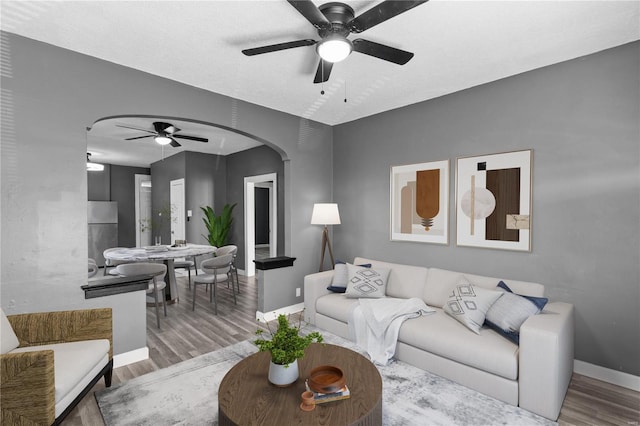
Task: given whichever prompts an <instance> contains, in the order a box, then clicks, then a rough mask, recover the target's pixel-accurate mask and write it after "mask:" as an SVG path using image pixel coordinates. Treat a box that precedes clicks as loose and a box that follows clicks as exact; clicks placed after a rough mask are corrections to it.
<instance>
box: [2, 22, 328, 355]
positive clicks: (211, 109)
mask: <svg viewBox="0 0 640 426" xmlns="http://www.w3.org/2000/svg"><path fill="white" fill-rule="evenodd" d="M0 42H1V43H2V46H1V47H2V52H3V58H2V70H1V71H2V73H1V76H2V81H1V84H2V95H1V96H2V104H3V110H2V115H1V120H2V122H1V123H0V124H1V126H0V127H1V131H2V133H1V136H2V158H1V159H0V161H1V168H0V185H1V189H2V191H1V200H0V201H1V202H0V206H1V216H2V217H1V222H0V225H1V229H2V237H1V238H2V241H1V249H2V250H1V253H2V259H1V265H0V266H1V282H2V286H1V288H0V305H1V306H2V308H3V309H4V310H5V312H7V313H8V314H12V313H21V312H35V311H45V310H65V309H74V308H86V307H90V306H112V307H113V308H114V310H115V311H114V315H115V320H114V323H115V324H116V328H115V331H114V332H115V333H116V335H115V336H114V350H115V353H116V354H117V353H121V352H124V351H128V350H131V349H135V348H139V347H143V346H145V345H146V340H145V326H146V324H145V319H144V318H145V317H144V313H145V309H144V302H143V301H142V299H140V300H139V301H138V300H133V299H127V301H126V302H125V301H122V300H120V299H124V298H125V297H123V298H120V299H118V301H117V302H114V301H113V299H111V298H99V299H91V300H85V299H84V294H83V292H82V291H81V290H80V286H81V285H83V284H85V283H86V280H87V278H86V259H87V226H86V223H87V173H86V152H87V151H86V150H87V147H86V131H85V129H86V127H89V126H91V125H92V124H93V123H94V122H95V121H96V120H98V119H100V118H104V117H109V116H114V115H122V114H142V115H155V116H159V117H184V118H190V119H194V120H200V121H204V122H209V123H215V124H218V125H222V126H226V127H227V128H230V129H235V130H236V131H240V132H243V133H244V134H246V135H248V136H249V137H253V138H256V139H257V140H259V141H260V142H263V143H266V144H269V146H271V147H273V148H274V149H275V150H277V151H278V153H279V154H280V155H282V156H283V158H286V160H287V162H286V165H285V170H284V176H285V179H284V181H285V182H284V188H285V202H284V206H285V207H284V217H285V223H284V235H285V237H284V239H285V241H284V246H285V252H286V254H288V255H292V256H295V257H298V260H297V261H296V266H295V267H294V274H295V276H296V281H297V283H296V284H297V285H299V283H301V282H302V279H303V276H304V275H305V274H307V273H309V272H312V271H313V270H314V269H315V268H314V265H315V263H316V262H315V259H317V257H318V256H319V248H318V247H317V244H316V240H315V238H314V239H313V240H312V239H311V238H309V237H310V235H311V234H313V231H314V229H313V227H312V226H311V225H310V224H309V220H308V218H309V217H310V215H311V208H312V206H313V203H314V202H316V201H318V200H321V199H328V198H330V194H331V178H330V177H329V178H327V171H329V173H330V171H331V170H332V151H331V146H332V142H333V133H332V129H331V127H329V126H325V125H322V124H319V123H315V122H312V121H309V120H305V119H302V118H299V117H295V116H292V115H289V114H284V113H281V112H278V111H274V110H270V109H267V108H264V107H261V106H258V105H252V104H249V103H246V102H242V101H238V100H235V99H232V98H229V97H226V96H221V95H217V94H214V93H211V92H207V91H204V90H200V89H197V88H194V87H192V86H187V85H184V84H181V83H178V82H175V81H170V80H167V79H163V78H161V77H157V76H153V75H150V74H147V73H144V72H140V71H136V70H133V69H129V68H126V67H122V66H119V65H116V64H113V63H110V62H106V61H102V60H99V59H96V58H92V57H88V56H85V55H81V54H78V53H75V52H71V51H68V50H65V49H61V48H58V47H54V46H51V45H48V44H45V43H41V42H37V41H34V40H30V39H27V38H24V37H20V36H16V35H13V34H10V33H6V32H1V33H0ZM167 99H169V100H170V101H169V102H168V101H167ZM152 174H153V173H152ZM292 206H295V210H294V209H292ZM314 236H315V234H314ZM311 259H314V260H313V261H312V260H311ZM291 291H294V290H293V289H292V290H291ZM132 294H136V293H132ZM129 302H130V304H129Z"/></svg>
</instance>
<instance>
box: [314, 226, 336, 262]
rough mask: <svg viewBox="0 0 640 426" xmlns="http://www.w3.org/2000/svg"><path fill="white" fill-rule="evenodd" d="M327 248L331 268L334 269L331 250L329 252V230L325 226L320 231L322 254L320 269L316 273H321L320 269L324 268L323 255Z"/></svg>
mask: <svg viewBox="0 0 640 426" xmlns="http://www.w3.org/2000/svg"><path fill="white" fill-rule="evenodd" d="M327 246H328V247H329V256H330V257H331V268H335V266H336V263H335V261H334V260H333V250H331V241H330V240H329V229H328V228H327V226H326V225H325V227H324V229H323V230H322V252H321V253H322V254H321V255H320V269H319V270H318V272H322V267H323V266H324V253H325V251H326V248H327Z"/></svg>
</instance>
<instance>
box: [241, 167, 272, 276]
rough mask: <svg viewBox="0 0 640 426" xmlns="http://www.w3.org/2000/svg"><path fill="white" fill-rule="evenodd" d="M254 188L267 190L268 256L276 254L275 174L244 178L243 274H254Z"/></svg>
mask: <svg viewBox="0 0 640 426" xmlns="http://www.w3.org/2000/svg"><path fill="white" fill-rule="evenodd" d="M256 187H263V188H268V189H269V256H270V257H275V256H276V255H277V253H278V185H277V174H276V173H268V174H264V175H259V176H249V177H245V178H244V223H245V233H244V236H245V237H244V238H245V247H246V253H245V273H246V275H247V276H248V277H252V276H254V275H255V273H256V269H255V264H254V263H253V261H254V260H255V259H256V210H255V209H256V191H255V189H256Z"/></svg>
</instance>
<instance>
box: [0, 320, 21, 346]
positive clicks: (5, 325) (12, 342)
mask: <svg viewBox="0 0 640 426" xmlns="http://www.w3.org/2000/svg"><path fill="white" fill-rule="evenodd" d="M0 333H2V334H1V335H0V354H6V353H7V352H9V351H12V350H14V349H15V348H17V347H18V346H20V341H19V340H18V336H16V333H15V332H14V331H13V327H11V323H10V322H9V320H8V319H7V316H6V315H5V314H4V311H3V310H2V309H0Z"/></svg>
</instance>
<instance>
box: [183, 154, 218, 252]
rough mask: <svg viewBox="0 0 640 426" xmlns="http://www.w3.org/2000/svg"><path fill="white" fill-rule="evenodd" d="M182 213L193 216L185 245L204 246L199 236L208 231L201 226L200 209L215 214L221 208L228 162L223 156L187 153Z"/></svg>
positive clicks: (187, 226)
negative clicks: (202, 208) (204, 208)
mask: <svg viewBox="0 0 640 426" xmlns="http://www.w3.org/2000/svg"><path fill="white" fill-rule="evenodd" d="M186 154H187V157H186V166H187V170H186V176H187V178H186V185H185V206H186V207H185V210H191V211H192V212H193V216H192V217H191V219H190V220H189V221H188V222H185V223H186V231H187V241H189V242H190V243H196V244H207V240H206V239H205V238H204V237H203V236H202V235H206V234H207V230H206V228H205V226H204V223H203V222H202V218H203V217H204V214H203V213H202V210H201V209H200V207H204V206H211V207H213V209H214V211H215V212H216V214H219V213H220V211H219V209H220V208H222V207H218V206H220V205H224V202H225V200H226V193H227V190H226V185H227V160H226V158H225V157H223V156H219V155H212V154H201V153H196V152H187V153H186Z"/></svg>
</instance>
